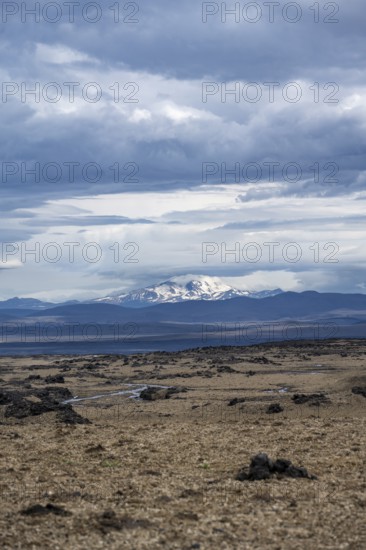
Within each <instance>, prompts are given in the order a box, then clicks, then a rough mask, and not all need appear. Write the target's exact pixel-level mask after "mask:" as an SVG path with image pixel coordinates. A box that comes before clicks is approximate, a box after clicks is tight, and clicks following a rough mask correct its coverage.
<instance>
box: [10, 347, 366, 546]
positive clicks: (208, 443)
mask: <svg viewBox="0 0 366 550" xmlns="http://www.w3.org/2000/svg"><path fill="white" fill-rule="evenodd" d="M54 375H62V376H63V377H64V383H52V382H49V383H47V382H46V380H45V378H46V377H47V376H54ZM28 377H32V378H31V379H28ZM0 382H1V391H3V392H5V393H7V394H9V392H10V394H12V395H20V394H21V395H22V396H23V397H22V398H23V399H25V400H26V401H27V402H29V401H30V402H33V403H40V402H41V399H40V398H39V396H37V395H36V394H37V392H39V390H42V389H43V388H46V389H47V388H50V387H52V388H55V387H56V388H57V387H59V388H67V389H69V390H70V392H71V393H72V395H73V396H75V395H78V396H79V397H90V396H95V395H97V394H99V395H100V394H102V395H104V397H103V398H101V399H94V400H87V401H80V402H78V403H77V404H74V405H73V408H74V410H75V411H77V412H78V413H79V414H80V415H81V416H82V417H84V418H88V419H89V420H90V424H67V423H65V422H64V421H62V420H61V419H60V417H59V416H58V413H57V412H54V411H52V412H46V413H44V414H40V415H37V416H25V417H23V418H16V417H13V416H8V415H7V413H6V411H7V408H8V407H9V404H3V405H1V404H0V425H1V436H0V437H1V447H0V472H1V473H0V491H1V497H0V498H1V500H0V546H1V547H2V548H4V549H9V550H10V549H11V550H13V549H18V548H27V549H28V548H29V549H31V548H32V549H33V548H34V549H36V548H37V549H38V548H41V549H48V548H50V549H51V548H52V549H54V550H56V549H70V550H71V549H72V550H78V549H91V548H92V549H97V548H111V549H125V548H126V549H136V550H139V549H149V550H150V549H155V548H166V549H201V550H211V549H243V550H246V549H248V550H249V549H261V550H267V549H271V550H277V549H278V550H282V549H283V550H297V549H299V550H300V549H301V550H304V549H305V550H307V549H317V550H323V549H324V550H325V549H354V550H360V549H362V548H366V521H365V519H366V472H365V467H366V461H365V451H366V446H365V444H366V429H365V428H366V421H365V417H366V415H365V411H366V398H365V397H363V396H362V395H360V394H355V393H352V389H353V388H355V387H361V388H362V387H363V388H366V341H345V340H342V341H331V342H298V343H295V342H292V343H287V344H276V345H274V344H269V345H261V346H254V347H247V348H245V347H241V348H240V347H238V348H215V349H214V348H208V349H203V350H189V351H184V352H178V353H151V354H145V355H139V356H138V355H135V356H130V357H124V356H99V357H96V356H86V357H69V356H64V357H51V356H49V357H48V356H41V357H40V356H38V357H29V358H8V357H6V358H0ZM127 383H136V384H143V383H145V384H146V385H154V384H156V385H162V386H175V387H177V386H179V387H181V388H186V389H187V391H186V392H181V393H177V394H174V395H173V396H172V397H171V398H170V399H163V400H157V401H144V400H142V399H133V398H129V397H128V396H126V395H114V396H109V395H108V394H111V393H113V392H116V391H118V390H121V389H127V386H126V384H127ZM313 393H316V394H322V393H323V394H325V400H324V402H323V401H322V400H320V402H317V401H316V399H315V402H314V400H313V403H312V402H310V403H303V404H296V403H295V402H294V401H293V399H292V398H293V396H294V395H295V394H307V395H308V394H313ZM0 397H1V394H0ZM233 398H239V399H244V401H243V402H240V403H238V404H236V405H233V406H228V404H229V402H230V400H232V399H233ZM0 403H1V401H0ZM274 403H278V404H280V405H281V406H282V408H283V411H282V412H280V413H278V414H267V412H266V411H267V408H268V406H269V405H270V404H274ZM259 452H265V453H267V454H268V455H269V456H270V457H271V458H274V459H276V458H286V459H289V460H291V461H292V462H293V463H294V464H295V465H297V466H305V467H306V468H307V470H308V471H309V472H310V473H311V474H315V475H316V476H317V479H316V480H309V479H291V478H283V479H280V478H277V477H273V478H271V479H267V480H261V481H244V482H241V481H237V480H236V479H235V476H236V474H237V472H238V470H239V469H240V468H241V467H243V466H246V465H249V462H250V459H251V457H252V456H253V455H255V454H257V453H259ZM50 504H51V505H53V506H55V507H56V508H53V509H52V508H51V507H49V508H48V509H46V511H48V512H49V513H44V514H41V513H35V512H37V510H36V511H33V513H32V510H30V513H28V514H24V513H23V512H24V511H26V510H28V511H29V508H30V507H32V506H34V505H43V506H47V505H50ZM60 509H61V510H60ZM38 512H39V510H38Z"/></svg>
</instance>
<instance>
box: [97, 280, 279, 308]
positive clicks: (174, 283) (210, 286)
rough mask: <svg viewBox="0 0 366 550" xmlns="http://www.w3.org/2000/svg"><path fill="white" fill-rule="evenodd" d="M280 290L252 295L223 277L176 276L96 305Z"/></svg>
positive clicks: (133, 304) (132, 304)
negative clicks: (227, 281) (233, 285)
mask: <svg viewBox="0 0 366 550" xmlns="http://www.w3.org/2000/svg"><path fill="white" fill-rule="evenodd" d="M281 293H282V290H280V289H279V288H277V289H275V290H263V291H261V292H250V291H248V290H239V289H236V288H233V287H231V286H229V285H227V284H226V283H224V282H223V281H222V280H221V279H219V277H207V276H205V275H186V276H180V277H173V278H172V279H169V280H168V281H165V282H163V283H159V284H157V285H152V286H149V287H146V288H140V289H138V290H134V291H132V292H129V293H127V294H126V293H124V294H122V293H114V294H113V295H111V296H106V297H105V298H98V299H97V300H94V302H99V303H105V304H114V305H121V306H125V307H146V306H149V305H155V304H165V303H176V302H186V301H188V300H229V299H231V298H237V297H239V296H247V297H249V298H267V297H269V296H275V295H276V294H281Z"/></svg>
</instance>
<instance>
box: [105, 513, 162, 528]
mask: <svg viewBox="0 0 366 550" xmlns="http://www.w3.org/2000/svg"><path fill="white" fill-rule="evenodd" d="M98 523H99V528H100V530H101V531H102V532H103V533H108V531H112V530H116V531H121V530H122V529H139V528H141V529H148V528H149V527H151V525H152V524H151V522H150V521H148V520H146V519H133V518H131V517H129V516H122V517H118V516H117V514H116V513H115V512H114V511H113V510H106V511H105V512H103V514H102V515H101V516H99V518H98Z"/></svg>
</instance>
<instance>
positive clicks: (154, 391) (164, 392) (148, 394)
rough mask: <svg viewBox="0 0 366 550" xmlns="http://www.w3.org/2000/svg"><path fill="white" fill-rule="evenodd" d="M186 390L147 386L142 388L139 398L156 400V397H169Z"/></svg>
mask: <svg viewBox="0 0 366 550" xmlns="http://www.w3.org/2000/svg"><path fill="white" fill-rule="evenodd" d="M186 391H187V390H186V388H154V387H152V386H149V387H148V388H146V390H142V392H141V393H140V398H141V399H144V400H145V401H157V400H158V399H170V398H171V396H172V395H175V394H177V393H183V392H186Z"/></svg>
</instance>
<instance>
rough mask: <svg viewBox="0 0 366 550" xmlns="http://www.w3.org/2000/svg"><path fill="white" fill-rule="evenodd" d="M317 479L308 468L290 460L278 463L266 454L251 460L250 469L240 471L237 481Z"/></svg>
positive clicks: (279, 460)
mask: <svg viewBox="0 0 366 550" xmlns="http://www.w3.org/2000/svg"><path fill="white" fill-rule="evenodd" d="M275 475H276V476H278V477H292V478H307V479H317V477H316V476H313V475H310V474H309V473H308V471H307V470H306V468H303V467H298V466H294V465H293V464H292V462H291V461H290V460H285V459H282V458H280V459H278V460H276V461H273V460H271V459H270V458H268V455H266V454H265V453H260V454H258V455H256V456H254V457H253V458H252V459H251V462H250V466H249V469H248V468H242V469H241V470H239V472H238V474H237V476H236V478H235V479H237V480H238V481H260V480H262V479H269V478H271V477H273V476H275Z"/></svg>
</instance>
